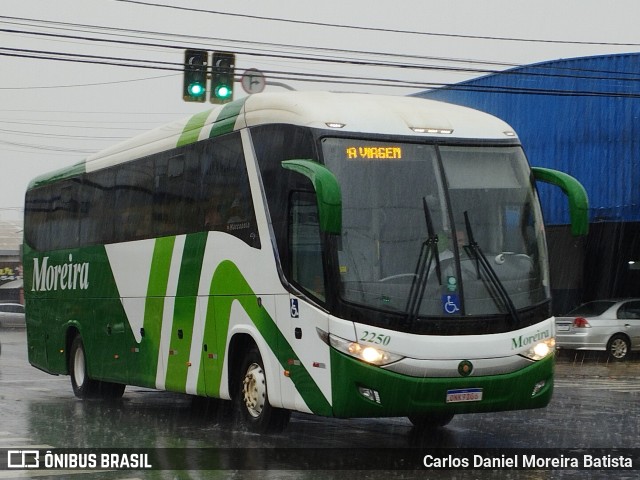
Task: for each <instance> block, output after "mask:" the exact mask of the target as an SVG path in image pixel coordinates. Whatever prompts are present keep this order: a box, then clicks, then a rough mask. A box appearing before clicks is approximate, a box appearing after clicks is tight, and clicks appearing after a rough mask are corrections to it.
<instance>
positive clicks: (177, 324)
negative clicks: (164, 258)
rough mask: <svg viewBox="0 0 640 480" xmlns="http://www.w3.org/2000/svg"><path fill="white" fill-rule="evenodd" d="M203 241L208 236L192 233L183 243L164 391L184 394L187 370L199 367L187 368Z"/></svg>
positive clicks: (204, 241)
mask: <svg viewBox="0 0 640 480" xmlns="http://www.w3.org/2000/svg"><path fill="white" fill-rule="evenodd" d="M206 240H207V233H194V234H191V235H187V237H186V239H185V244H184V251H183V253H182V263H181V265H180V275H179V277H178V287H177V290H176V300H175V304H174V308H173V327H172V328H171V343H170V350H171V352H172V353H171V354H170V355H169V359H168V361H167V376H166V383H165V387H166V389H167V390H174V391H178V392H184V391H186V386H187V374H188V371H189V368H199V367H200V366H199V365H194V366H193V367H190V366H189V358H190V355H191V339H192V338H193V326H194V322H195V317H196V304H197V296H198V285H199V283H200V272H201V270H202V262H203V257H204V247H205V244H206Z"/></svg>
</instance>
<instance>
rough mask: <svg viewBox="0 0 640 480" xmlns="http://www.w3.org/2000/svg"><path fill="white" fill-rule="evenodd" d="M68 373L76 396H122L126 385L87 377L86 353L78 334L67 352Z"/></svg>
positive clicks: (110, 397) (111, 397)
mask: <svg viewBox="0 0 640 480" xmlns="http://www.w3.org/2000/svg"><path fill="white" fill-rule="evenodd" d="M69 374H70V376H71V387H72V388H73V393H74V395H75V396H76V397H78V398H83V399H84V398H96V397H100V398H107V399H114V398H120V397H122V394H123V393H124V389H125V387H126V385H122V384H119V383H111V382H101V381H98V380H94V379H92V378H90V377H89V373H88V372H87V355H86V353H85V349H84V342H83V341H82V337H81V336H80V335H76V336H75V338H74V339H73V342H72V343H71V350H70V352H69Z"/></svg>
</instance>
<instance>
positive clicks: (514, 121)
mask: <svg viewBox="0 0 640 480" xmlns="http://www.w3.org/2000/svg"><path fill="white" fill-rule="evenodd" d="M418 96H422V97H427V98H431V99H435V100H442V101H446V102H450V103H456V104H459V105H465V106H469V107H472V108H476V109H478V110H483V111H485V112H488V113H491V114H493V115H495V116H497V117H500V118H502V119H503V120H505V121H507V122H508V123H509V124H511V126H512V127H513V128H514V129H515V131H516V132H517V133H518V136H519V137H520V139H521V141H522V143H523V145H524V147H525V151H526V152H527V156H528V158H529V162H530V163H531V165H533V166H541V167H550V168H555V169H558V170H562V171H564V172H567V173H569V174H571V175H572V176H574V177H576V178H577V179H578V180H580V182H581V183H582V184H583V185H584V187H585V188H586V190H587V193H588V195H589V204H590V208H589V217H590V223H591V233H590V234H589V237H588V238H587V239H586V241H584V242H583V244H580V242H578V241H577V240H575V239H574V240H571V239H568V238H567V236H566V235H565V233H566V232H565V230H566V229H565V228H563V226H564V225H566V224H568V222H569V217H568V205H567V202H566V197H564V196H563V195H562V194H561V192H560V191H558V190H557V189H555V188H554V187H552V186H548V185H545V184H538V188H539V191H540V196H541V200H542V204H543V212H544V215H545V221H546V223H547V225H549V226H550V227H549V228H548V234H549V243H550V248H551V250H552V252H551V253H552V284H553V283H554V278H555V285H554V287H556V290H557V291H558V292H559V295H558V297H559V298H560V303H561V304H562V306H563V307H564V306H569V305H570V304H572V303H573V304H575V303H576V302H577V301H582V300H590V299H592V298H602V297H608V296H631V295H634V296H635V295H637V296H640V270H636V269H635V267H633V264H630V263H629V262H630V261H633V260H640V53H633V54H621V55H605V56H595V57H585V58H571V59H563V60H557V61H551V62H545V63H540V64H534V65H529V66H525V67H519V68H515V69H512V70H507V71H504V72H501V73H496V74H492V75H488V76H485V77H481V78H477V79H474V80H471V81H467V82H464V83H460V84H457V85H452V86H450V87H446V88H442V89H438V90H431V91H426V92H423V93H421V94H419V95H418ZM554 253H555V255H556V259H557V260H562V259H564V262H562V263H563V264H564V267H563V268H562V269H561V268H559V267H558V266H557V265H556V266H555V275H554V263H553V260H554V258H553V256H554ZM567 255H570V257H568V256H567ZM567 258H570V259H572V261H573V264H572V265H571V263H572V262H571V261H569V262H568V263H569V265H567V260H566V259H567ZM635 265H637V264H635ZM559 309H560V310H562V308H560V307H559Z"/></svg>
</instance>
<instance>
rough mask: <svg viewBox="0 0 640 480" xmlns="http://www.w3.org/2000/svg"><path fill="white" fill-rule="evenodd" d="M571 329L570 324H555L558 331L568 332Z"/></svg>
mask: <svg viewBox="0 0 640 480" xmlns="http://www.w3.org/2000/svg"><path fill="white" fill-rule="evenodd" d="M570 329H571V325H556V330H557V331H558V332H568V331H569V330H570Z"/></svg>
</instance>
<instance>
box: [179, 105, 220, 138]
mask: <svg viewBox="0 0 640 480" xmlns="http://www.w3.org/2000/svg"><path fill="white" fill-rule="evenodd" d="M211 112H212V110H211V109H209V110H206V111H204V112H200V113H197V114H195V115H194V116H193V117H191V118H190V119H189V121H188V122H187V124H186V125H185V127H184V130H183V131H182V135H180V138H179V139H178V144H177V145H176V146H177V147H182V146H184V145H188V144H190V143H194V142H197V141H198V137H200V131H201V130H202V127H204V124H205V122H206V121H207V118H209V114H210V113H211Z"/></svg>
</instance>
